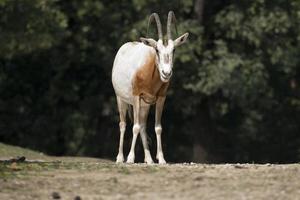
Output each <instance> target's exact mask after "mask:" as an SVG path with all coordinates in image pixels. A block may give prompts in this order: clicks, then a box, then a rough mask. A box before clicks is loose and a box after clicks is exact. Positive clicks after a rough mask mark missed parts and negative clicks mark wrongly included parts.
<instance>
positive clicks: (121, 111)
mask: <svg viewBox="0 0 300 200" xmlns="http://www.w3.org/2000/svg"><path fill="white" fill-rule="evenodd" d="M117 103H118V110H119V115H120V123H119V127H120V143H119V153H118V156H117V161H116V162H117V163H122V162H124V154H123V143H124V134H125V130H126V111H127V108H128V105H127V104H126V103H125V102H124V101H122V100H121V99H120V97H118V96H117Z"/></svg>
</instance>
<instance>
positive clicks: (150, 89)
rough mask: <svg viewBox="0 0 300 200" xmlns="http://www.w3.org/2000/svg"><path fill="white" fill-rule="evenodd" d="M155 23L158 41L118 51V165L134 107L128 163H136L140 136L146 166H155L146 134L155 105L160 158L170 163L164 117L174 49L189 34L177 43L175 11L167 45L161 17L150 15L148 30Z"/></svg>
mask: <svg viewBox="0 0 300 200" xmlns="http://www.w3.org/2000/svg"><path fill="white" fill-rule="evenodd" d="M153 19H154V20H155V21H156V25H157V32H158V41H155V40H154V39H152V38H140V40H141V42H128V43H126V44H124V45H123V46H122V47H121V48H120V49H119V50H118V53H117V55H116V57H115V60H114V64H113V69H112V83H113V87H114V90H115V93H116V96H117V104H118V110H119V114H120V123H119V126H120V144H119V153H118V156H117V163H122V162H124V155H123V140H124V133H125V129H126V113H127V111H128V108H129V106H131V105H132V107H133V129H132V132H133V138H132V143H131V148H130V152H129V155H128V157H127V163H134V159H135V153H134V148H135V143H136V139H137V137H138V134H139V133H140V134H141V139H142V143H143V147H144V153H145V162H146V163H147V164H151V163H153V160H152V158H151V154H150V151H149V147H148V142H147V133H146V121H147V116H148V112H149V108H150V105H151V104H156V106H155V133H156V139H157V154H156V158H157V159H158V162H159V164H165V163H166V161H165V159H164V154H163V151H162V145H161V133H162V126H161V115H162V110H163V107H164V102H165V99H166V92H167V89H168V86H169V81H170V78H171V76H172V69H173V62H174V59H173V57H174V49H175V48H176V47H177V46H179V45H181V44H183V43H184V42H185V41H186V40H187V38H188V35H189V34H188V33H185V34H183V35H182V36H180V37H178V38H177V39H176V40H173V39H172V35H171V24H172V22H174V21H175V15H174V12H173V11H170V12H169V14H168V20H167V41H166V42H165V43H164V41H163V34H162V27H161V22H160V19H159V16H158V14H157V13H153V14H151V15H150V17H149V23H148V26H149V24H150V23H151V22H152V21H153Z"/></svg>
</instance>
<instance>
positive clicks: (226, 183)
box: [0, 144, 300, 200]
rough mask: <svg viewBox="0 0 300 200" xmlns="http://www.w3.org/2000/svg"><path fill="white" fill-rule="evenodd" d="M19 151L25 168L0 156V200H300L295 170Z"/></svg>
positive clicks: (298, 176) (295, 166)
mask: <svg viewBox="0 0 300 200" xmlns="http://www.w3.org/2000/svg"><path fill="white" fill-rule="evenodd" d="M5 146H6V145H3V144H2V147H5ZM2 147H1V144H0V157H1V153H3V151H2V150H1V148H2ZM19 150H20V151H18V153H17V154H19V156H23V155H24V156H25V157H26V159H27V160H28V159H29V161H30V162H11V161H7V157H10V156H9V153H6V154H5V156H3V154H2V157H5V160H6V161H3V160H4V159H3V158H2V161H1V163H0V199H7V200H9V199H18V200H20V199H55V198H56V199H77V200H78V199H84V200H86V199H149V200H150V199H151V200H154V199H173V200H174V199H239V200H240V199H293V200H294V199H300V165H299V164H290V165H271V164H266V165H256V164H222V165H214V164H209V165H208V164H170V165H164V166H159V165H146V164H133V165H127V164H121V165H117V164H115V163H114V162H111V161H106V160H100V159H90V158H70V157H69V158H65V157H47V156H45V155H42V157H39V156H40V154H39V153H34V152H31V151H27V150H24V152H23V151H22V149H19ZM11 151H13V150H12V149H11ZM21 154H22V155H21ZM13 156H16V154H13ZM31 156H32V158H31ZM35 158H38V159H39V160H34V159H35ZM0 159H1V158H0Z"/></svg>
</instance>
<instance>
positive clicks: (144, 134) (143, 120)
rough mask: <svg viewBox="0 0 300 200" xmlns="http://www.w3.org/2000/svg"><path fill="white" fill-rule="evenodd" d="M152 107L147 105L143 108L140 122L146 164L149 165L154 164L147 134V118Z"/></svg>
mask: <svg viewBox="0 0 300 200" xmlns="http://www.w3.org/2000/svg"><path fill="white" fill-rule="evenodd" d="M149 109H150V105H148V104H145V105H143V106H141V109H140V122H141V131H140V134H141V138H142V142H143V147H144V153H145V163H147V164H152V163H153V160H152V157H151V154H150V150H149V146H148V142H147V132H146V128H147V127H146V126H147V117H148V113H149Z"/></svg>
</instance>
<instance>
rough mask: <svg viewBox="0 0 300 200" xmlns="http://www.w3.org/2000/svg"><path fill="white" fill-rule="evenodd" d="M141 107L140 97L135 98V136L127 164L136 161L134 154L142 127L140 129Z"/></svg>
mask: <svg viewBox="0 0 300 200" xmlns="http://www.w3.org/2000/svg"><path fill="white" fill-rule="evenodd" d="M140 105H141V99H140V97H139V96H135V97H134V102H133V123H134V124H133V128H132V133H133V136H132V142H131V148H130V152H129V155H128V157H127V163H134V159H135V153H134V149H135V143H136V139H137V136H138V134H139V132H140V129H141V127H140Z"/></svg>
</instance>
